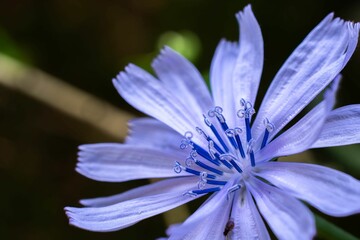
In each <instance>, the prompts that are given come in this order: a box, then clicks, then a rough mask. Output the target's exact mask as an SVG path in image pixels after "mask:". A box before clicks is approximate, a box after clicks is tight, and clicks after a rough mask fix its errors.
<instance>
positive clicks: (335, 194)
mask: <svg viewBox="0 0 360 240" xmlns="http://www.w3.org/2000/svg"><path fill="white" fill-rule="evenodd" d="M258 175H259V176H260V177H262V178H264V179H266V180H268V181H269V182H271V183H272V184H274V185H275V186H277V187H279V188H281V189H283V190H284V191H285V192H287V193H288V194H291V195H293V196H295V197H297V198H299V199H302V200H305V201H306V202H308V203H309V204H311V205H313V206H314V207H316V208H317V209H319V210H320V211H322V212H324V213H326V214H328V215H332V216H348V215H351V214H354V213H360V181H358V180H356V179H355V178H353V177H351V176H349V175H347V174H345V173H342V172H340V171H337V170H333V169H330V168H327V167H323V166H319V165H314V164H306V163H285V162H268V163H264V164H259V166H258Z"/></svg>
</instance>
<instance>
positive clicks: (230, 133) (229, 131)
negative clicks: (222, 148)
mask: <svg viewBox="0 0 360 240" xmlns="http://www.w3.org/2000/svg"><path fill="white" fill-rule="evenodd" d="M225 134H226V136H227V137H228V139H229V141H230V143H231V145H233V147H234V148H235V149H238V148H239V147H238V145H237V143H236V140H235V139H234V137H235V130H234V129H230V128H228V129H227V130H226V131H225Z"/></svg>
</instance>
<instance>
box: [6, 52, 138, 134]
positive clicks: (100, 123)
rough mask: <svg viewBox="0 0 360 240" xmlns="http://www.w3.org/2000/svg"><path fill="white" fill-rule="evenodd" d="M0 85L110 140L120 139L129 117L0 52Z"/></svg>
mask: <svg viewBox="0 0 360 240" xmlns="http://www.w3.org/2000/svg"><path fill="white" fill-rule="evenodd" d="M0 84H2V85H4V86H6V87H7V88H10V89H13V90H17V91H19V92H21V93H23V94H25V95H28V96H30V97H32V98H34V99H36V100H38V101H40V102H43V103H45V104H46V105H48V106H50V107H52V108H55V109H57V110H58V111H59V112H61V113H63V114H66V115H68V116H70V117H73V118H76V119H78V120H80V121H83V122H85V123H87V124H90V126H92V127H94V128H95V129H98V130H100V131H101V132H103V133H105V134H106V135H107V136H110V137H111V138H113V139H124V138H125V137H126V134H127V122H128V121H129V120H130V119H131V118H133V117H134V116H132V115H131V114H129V113H127V112H125V111H121V110H120V109H117V108H116V107H114V106H112V105H111V104H109V103H107V102H105V101H103V100H101V99H98V98H97V97H95V96H93V95H91V94H89V93H87V92H85V91H83V90H81V89H78V88H76V87H74V86H72V85H70V84H68V83H66V82H64V81H62V80H60V79H57V78H55V77H53V76H51V75H49V74H46V73H44V72H42V71H41V70H39V69H35V68H32V67H29V66H27V65H25V64H23V63H21V62H19V61H17V60H15V59H13V58H11V57H8V56H6V55H4V54H1V53H0Z"/></svg>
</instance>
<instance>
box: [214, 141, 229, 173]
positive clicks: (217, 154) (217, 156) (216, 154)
mask: <svg viewBox="0 0 360 240" xmlns="http://www.w3.org/2000/svg"><path fill="white" fill-rule="evenodd" d="M209 153H210V156H211V157H212V158H213V159H216V160H219V161H220V162H221V163H222V164H224V165H225V166H226V167H227V168H229V169H231V168H233V166H232V165H231V164H230V163H228V162H227V161H225V160H222V159H221V158H220V155H219V153H217V152H216V151H215V149H214V142H213V141H209ZM219 165H220V164H219Z"/></svg>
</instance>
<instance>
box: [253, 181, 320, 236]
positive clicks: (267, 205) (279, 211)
mask: <svg viewBox="0 0 360 240" xmlns="http://www.w3.org/2000/svg"><path fill="white" fill-rule="evenodd" d="M247 183H248V182H247ZM247 186H248V187H249V189H250V192H251V194H252V195H253V196H254V198H255V201H256V204H257V206H258V208H259V210H260V213H261V215H262V216H263V217H264V218H265V220H266V222H267V223H268V225H269V226H270V228H271V230H272V231H273V233H274V234H275V235H276V237H277V238H278V239H280V240H295V239H299V236H301V239H304V240H310V239H313V237H314V235H315V233H316V229H315V221H314V216H313V215H312V213H311V212H310V210H309V209H308V208H307V207H305V205H304V204H303V203H301V202H300V201H299V200H297V199H295V198H294V197H292V196H291V195H288V194H286V193H285V192H284V191H282V190H280V189H278V188H275V187H272V186H270V185H268V184H266V183H264V182H262V181H260V180H258V179H257V178H255V177H251V179H250V181H249V183H248V184H247Z"/></svg>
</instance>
